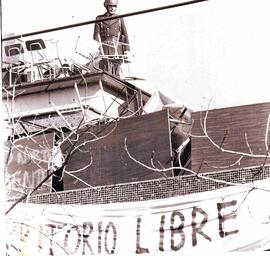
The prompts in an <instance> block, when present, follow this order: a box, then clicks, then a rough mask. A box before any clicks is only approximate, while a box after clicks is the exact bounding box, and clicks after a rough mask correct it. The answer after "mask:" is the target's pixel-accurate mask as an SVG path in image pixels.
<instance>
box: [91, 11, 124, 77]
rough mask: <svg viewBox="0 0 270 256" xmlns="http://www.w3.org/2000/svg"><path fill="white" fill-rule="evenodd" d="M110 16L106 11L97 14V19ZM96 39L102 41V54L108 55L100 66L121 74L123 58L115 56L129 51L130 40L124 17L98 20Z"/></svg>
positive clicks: (95, 30) (95, 31)
mask: <svg viewBox="0 0 270 256" xmlns="http://www.w3.org/2000/svg"><path fill="white" fill-rule="evenodd" d="M113 16H115V15H112V16H109V15H108V13H107V12H106V13H105V14H103V15H99V16H97V18H96V19H97V20H99V19H102V18H105V17H113ZM94 39H95V40H96V41H98V42H100V43H102V50H101V51H102V54H104V55H107V57H106V58H104V59H103V60H102V61H101V63H100V68H102V69H104V70H106V71H109V72H110V73H113V74H115V75H117V76H118V75H119V69H120V64H121V62H122V61H121V60H119V59H117V58H114V59H113V56H117V55H123V54H124V53H125V52H126V51H129V40H128V34H127V29H126V25H125V22H124V20H123V19H122V18H120V19H113V20H106V21H101V22H97V23H96V24H95V28H94Z"/></svg>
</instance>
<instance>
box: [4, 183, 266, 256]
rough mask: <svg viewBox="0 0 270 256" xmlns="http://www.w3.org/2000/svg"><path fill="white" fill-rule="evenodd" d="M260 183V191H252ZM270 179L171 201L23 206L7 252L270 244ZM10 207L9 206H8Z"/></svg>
mask: <svg viewBox="0 0 270 256" xmlns="http://www.w3.org/2000/svg"><path fill="white" fill-rule="evenodd" d="M253 185H256V187H258V188H260V189H251V187H252V186H253ZM267 187H268V188H270V179H265V180H263V181H258V182H256V183H255V184H250V188H249V187H239V186H238V187H236V186H235V187H228V188H223V189H219V190H215V191H211V192H203V193H198V194H191V195H186V196H178V197H172V198H168V199H161V200H152V201H144V202H132V203H117V204H104V205H74V206H71V205H36V204H19V205H17V206H16V207H15V208H14V209H13V210H12V211H11V212H10V213H9V214H8V215H7V217H6V232H7V235H6V238H7V239H6V247H7V255H10V256H13V255H24V256H26V255H35V256H36V255H50V256H51V255H57V256H61V255H109V254H112V255H125V256H130V255H136V254H142V255H155V256H156V255H190V253H192V254H193V253H194V252H198V253H200V255H202V252H207V255H211V253H212V252H218V253H220V252H239V251H241V252H243V251H263V250H267V249H270V193H269V192H270V190H268V189H267ZM7 207H9V205H7Z"/></svg>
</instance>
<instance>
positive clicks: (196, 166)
mask: <svg viewBox="0 0 270 256" xmlns="http://www.w3.org/2000/svg"><path fill="white" fill-rule="evenodd" d="M205 114H206V112H202V113H200V112H194V113H193V115H192V119H193V126H192V134H193V135H195V136H193V137H192V139H191V154H192V169H193V170H194V171H200V172H209V171H217V170H229V169H236V168H243V167H251V166H260V165H262V164H263V163H264V162H265V157H260V158H258V157H255V156H253V157H243V158H242V159H241V161H240V162H239V163H237V164H235V163H236V162H237V160H238V159H239V157H240V155H237V154H231V153H226V152H222V151H221V150H220V149H219V148H217V147H215V146H213V144H212V143H211V142H210V141H209V139H207V138H205V137H197V136H196V135H203V131H202V128H201V125H200V119H201V121H202V122H203V121H204V117H205ZM269 114H270V103H261V104H253V105H245V106H239V107H230V108H223V109H215V110H210V111H209V112H208V117H207V119H206V121H207V122H206V124H207V133H208V134H209V136H210V137H211V138H212V139H213V141H214V142H215V143H216V144H217V145H219V146H220V145H222V148H223V149H226V150H232V151H240V152H244V153H250V152H252V153H253V154H254V155H263V156H265V155H266V147H265V138H266V137H265V133H266V126H267V120H268V115H269ZM200 116H201V117H200ZM269 138H270V131H268V145H269ZM250 150H251V151H250ZM266 163H268V164H269V163H270V161H269V160H268V161H266Z"/></svg>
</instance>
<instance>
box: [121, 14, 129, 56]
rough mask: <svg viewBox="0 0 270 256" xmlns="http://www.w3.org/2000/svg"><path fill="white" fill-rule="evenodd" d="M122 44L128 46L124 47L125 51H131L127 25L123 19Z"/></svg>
mask: <svg viewBox="0 0 270 256" xmlns="http://www.w3.org/2000/svg"><path fill="white" fill-rule="evenodd" d="M120 42H122V43H125V44H126V45H124V51H130V46H129V38H128V33H127V28H126V24H125V21H124V19H123V18H121V38H120Z"/></svg>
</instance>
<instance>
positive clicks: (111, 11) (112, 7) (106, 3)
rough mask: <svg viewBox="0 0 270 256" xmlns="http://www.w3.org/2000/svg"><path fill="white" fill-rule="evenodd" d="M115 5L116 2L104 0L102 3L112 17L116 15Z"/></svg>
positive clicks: (114, 0) (116, 0)
mask: <svg viewBox="0 0 270 256" xmlns="http://www.w3.org/2000/svg"><path fill="white" fill-rule="evenodd" d="M117 5H118V0H105V1H104V6H105V8H106V10H107V13H108V14H109V15H113V14H115V13H116V9H117Z"/></svg>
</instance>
